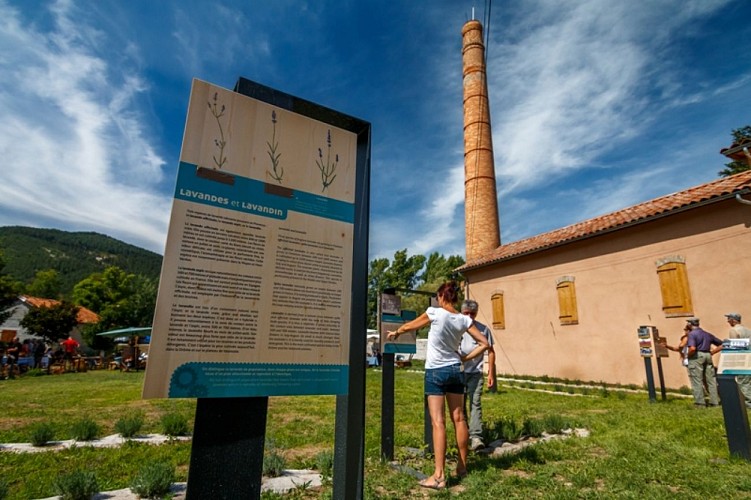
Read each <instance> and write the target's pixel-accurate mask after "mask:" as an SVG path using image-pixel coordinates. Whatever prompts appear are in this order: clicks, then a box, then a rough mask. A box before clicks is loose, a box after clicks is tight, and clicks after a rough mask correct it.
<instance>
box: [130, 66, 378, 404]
mask: <svg viewBox="0 0 751 500" xmlns="http://www.w3.org/2000/svg"><path fill="white" fill-rule="evenodd" d="M251 83H252V82H251ZM259 87H260V86H259ZM274 92H275V91H273V89H268V88H266V87H264V92H262V93H264V95H271V96H273V95H274ZM279 94H281V93H279ZM284 95H285V96H286V94H284ZM287 97H289V98H290V99H293V98H291V97H290V96H287ZM273 102H275V101H274V100H273V99H272V98H268V99H266V98H264V100H259V99H255V98H251V97H248V96H246V95H243V94H241V93H238V92H234V91H231V90H227V89H224V88H221V87H218V86H216V85H212V84H210V83H206V82H203V81H199V80H194V81H193V87H192V91H191V96H190V103H189V106H188V114H187V120H186V125H185V134H184V137H183V145H182V150H181V154H180V162H179V167H178V172H177V184H176V187H175V195H174V200H173V206H172V214H171V218H170V225H169V232H168V236H167V245H166V249H165V255H164V264H163V267H162V274H161V281H160V288H159V295H158V298H157V305H156V311H155V316H154V323H153V330H152V338H151V346H150V352H149V362H148V366H147V371H146V378H145V381H144V390H143V395H144V397H145V398H162V397H172V398H181V397H209V398H211V397H255V396H274V395H301V394H346V393H347V381H348V364H349V334H350V331H351V317H350V315H351V301H352V293H351V290H352V267H353V264H352V263H353V248H354V247H355V246H354V245H355V242H354V241H353V239H354V237H353V235H354V234H355V229H354V225H355V214H356V209H357V207H356V191H357V184H358V182H364V181H358V180H357V179H362V175H363V172H362V168H361V165H359V164H358V133H355V132H353V131H351V130H347V129H345V128H339V127H337V126H334V125H332V124H331V123H330V122H326V121H320V120H318V119H315V118H312V117H310V116H309V115H306V114H301V113H297V112H295V111H293V110H292V109H291V108H292V107H293V106H291V105H289V106H283V105H276V104H272V103H273ZM315 106H316V105H313V104H312V103H306V106H304V107H305V109H308V110H309V109H310V108H312V107H315ZM324 109H325V108H324ZM328 111H329V113H328V115H332V114H335V112H333V111H331V110H328ZM328 115H327V116H328ZM342 116H345V115H342ZM351 120H353V121H355V122H357V123H361V124H365V125H366V126H367V127H368V128H367V133H368V141H369V132H370V129H369V124H367V122H362V121H359V120H356V119H351ZM359 168H360V169H361V171H360V172H359V174H358V169H359ZM366 170H367V169H366ZM358 175H360V177H358ZM366 224H367V223H366Z"/></svg>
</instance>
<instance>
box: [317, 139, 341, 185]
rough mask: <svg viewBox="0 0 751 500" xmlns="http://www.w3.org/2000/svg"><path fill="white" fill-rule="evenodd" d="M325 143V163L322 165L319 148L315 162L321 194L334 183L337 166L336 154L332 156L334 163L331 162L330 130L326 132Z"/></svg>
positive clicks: (321, 154)
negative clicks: (319, 179)
mask: <svg viewBox="0 0 751 500" xmlns="http://www.w3.org/2000/svg"><path fill="white" fill-rule="evenodd" d="M326 143H327V144H328V147H327V148H326V162H325V163H324V161H323V151H322V150H321V148H318V159H317V160H316V165H318V170H320V171H321V184H322V185H323V189H321V192H324V191H326V188H327V187H329V186H330V185H331V184H332V183H333V182H334V179H336V174H335V173H334V172H335V171H336V167H337V165H338V164H339V154H338V153H336V154H335V155H334V161H333V162H332V161H331V129H329V131H328V134H327V137H326Z"/></svg>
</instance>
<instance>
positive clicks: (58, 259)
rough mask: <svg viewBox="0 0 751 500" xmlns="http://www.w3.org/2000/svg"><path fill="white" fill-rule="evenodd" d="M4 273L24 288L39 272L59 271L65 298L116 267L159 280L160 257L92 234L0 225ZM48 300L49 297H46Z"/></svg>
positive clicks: (88, 232) (100, 235)
mask: <svg viewBox="0 0 751 500" xmlns="http://www.w3.org/2000/svg"><path fill="white" fill-rule="evenodd" d="M0 256H2V259H3V261H4V262H5V268H4V269H3V270H2V271H3V273H5V274H7V275H9V276H10V277H11V278H13V279H15V280H18V281H20V282H22V283H24V284H26V285H28V284H30V283H31V282H32V281H33V279H34V277H35V275H36V273H37V272H38V271H45V270H48V269H54V270H55V271H57V272H58V275H59V278H60V282H61V284H62V293H63V295H64V296H70V293H71V292H72V290H73V287H74V286H75V285H76V284H77V283H78V282H79V281H81V280H82V279H85V278H88V277H89V276H90V275H91V274H93V273H96V272H101V271H104V270H105V269H106V268H107V267H109V266H117V267H119V268H121V269H123V270H124V271H125V272H127V273H129V274H136V275H143V276H146V277H148V278H153V279H158V278H159V274H160V272H161V267H162V256H161V255H159V254H158V253H155V252H152V251H150V250H146V249H144V248H140V247H137V246H135V245H131V244H130V243H125V242H124V241H120V240H118V239H116V238H113V237H111V236H107V235H105V234H101V233H96V232H93V231H76V232H74V231H63V230H61V229H47V228H35V227H27V226H0ZM47 298H49V297H47Z"/></svg>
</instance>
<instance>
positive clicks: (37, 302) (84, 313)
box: [21, 295, 99, 323]
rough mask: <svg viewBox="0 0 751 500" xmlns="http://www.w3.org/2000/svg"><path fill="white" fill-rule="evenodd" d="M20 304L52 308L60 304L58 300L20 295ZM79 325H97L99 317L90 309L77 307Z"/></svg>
mask: <svg viewBox="0 0 751 500" xmlns="http://www.w3.org/2000/svg"><path fill="white" fill-rule="evenodd" d="M21 302H26V303H27V304H29V305H31V306H33V307H52V306H56V305H58V304H60V301H59V300H55V299H42V298H39V297H32V296H30V295H21ZM77 319H78V322H79V323H98V322H99V315H98V314H97V313H95V312H94V311H92V310H90V309H86V308H85V307H83V306H78V316H77Z"/></svg>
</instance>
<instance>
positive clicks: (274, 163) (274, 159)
mask: <svg viewBox="0 0 751 500" xmlns="http://www.w3.org/2000/svg"><path fill="white" fill-rule="evenodd" d="M271 124H272V128H271V142H269V141H266V145H267V146H268V147H269V149H268V150H267V151H266V152H267V153H268V155H269V158H270V159H271V170H270V171H268V173H269V175H270V176H271V178H272V179H274V180H275V181H276V182H278V183H279V184H281V183H282V177H283V176H284V169H283V168H282V167H281V166H280V165H279V158H280V157H281V156H282V153H278V152H277V148H278V147H279V141H277V140H276V110H271Z"/></svg>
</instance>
